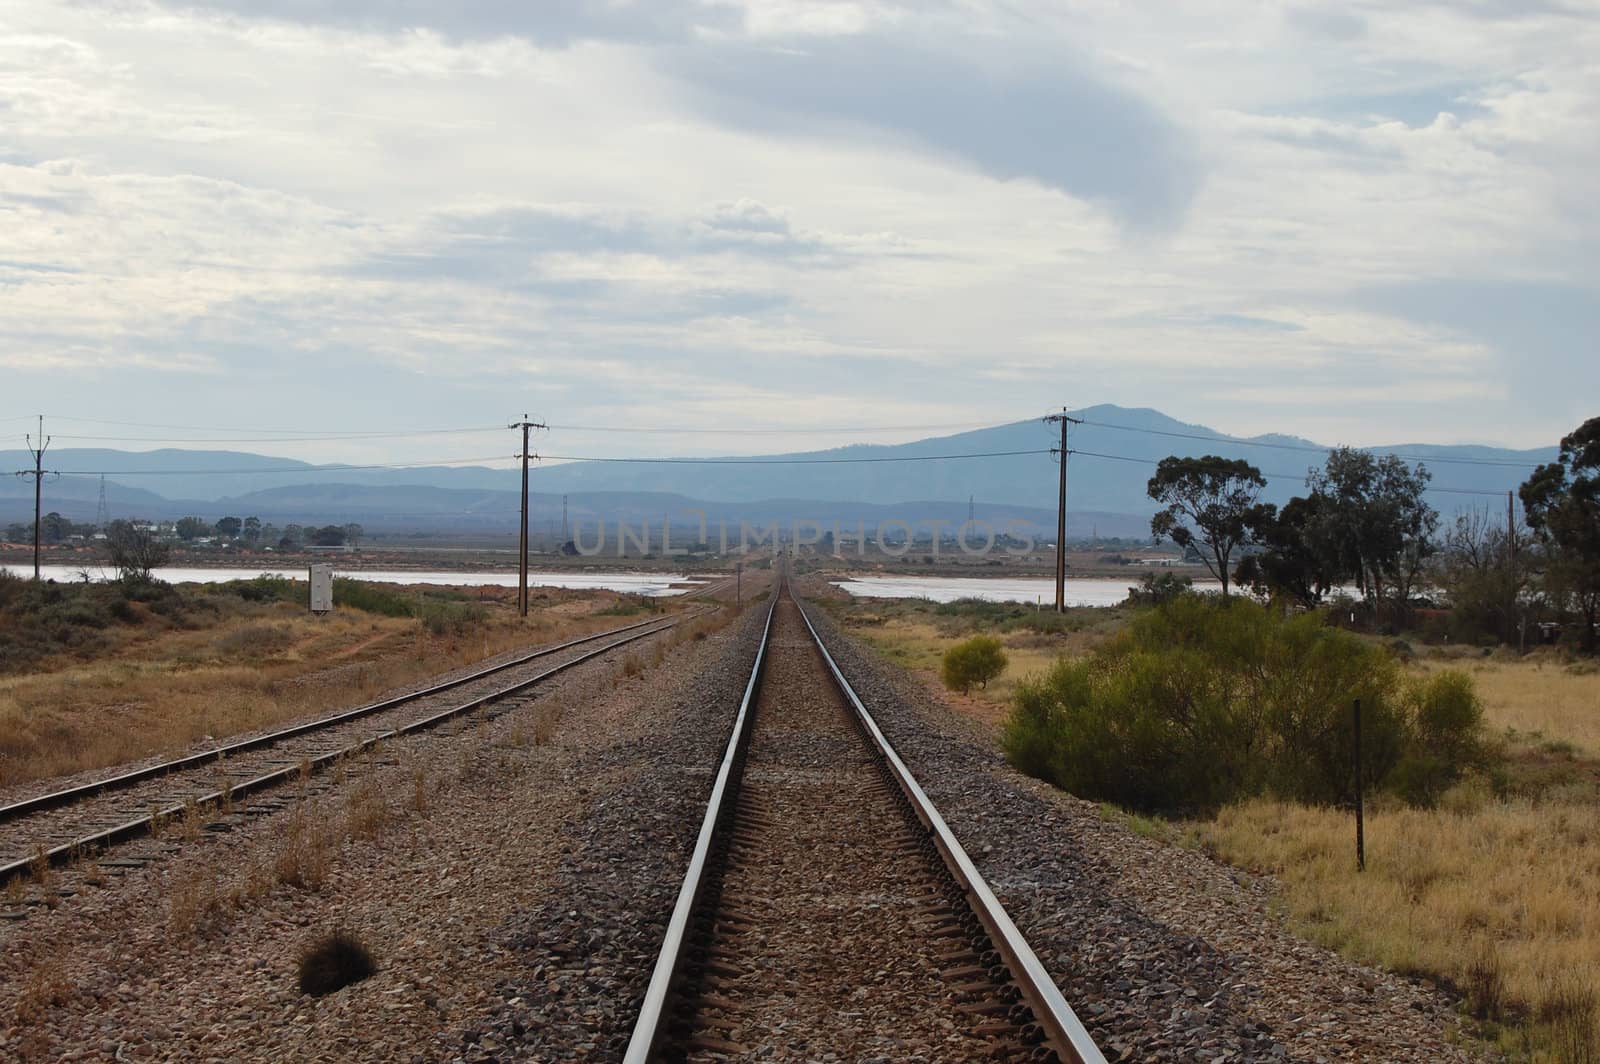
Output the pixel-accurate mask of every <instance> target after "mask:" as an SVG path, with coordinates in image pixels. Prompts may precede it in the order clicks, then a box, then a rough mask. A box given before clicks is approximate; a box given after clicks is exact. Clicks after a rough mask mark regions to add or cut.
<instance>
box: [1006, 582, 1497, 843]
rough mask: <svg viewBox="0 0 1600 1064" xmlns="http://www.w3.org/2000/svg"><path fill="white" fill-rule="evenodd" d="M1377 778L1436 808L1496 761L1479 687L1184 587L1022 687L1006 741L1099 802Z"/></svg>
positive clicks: (1321, 628)
mask: <svg viewBox="0 0 1600 1064" xmlns="http://www.w3.org/2000/svg"><path fill="white" fill-rule="evenodd" d="M1357 698H1359V699H1361V706H1362V759H1363V775H1364V777H1365V779H1366V780H1367V783H1368V786H1369V787H1371V788H1373V789H1379V788H1387V789H1389V790H1392V791H1394V792H1395V793H1397V794H1399V795H1400V796H1401V797H1402V798H1404V799H1406V800H1408V801H1411V802H1416V803H1420V804H1430V803H1431V802H1433V801H1435V800H1437V798H1438V796H1439V795H1440V794H1442V793H1443V791H1444V790H1445V789H1446V788H1447V787H1448V786H1449V784H1450V783H1451V782H1453V781H1454V780H1455V779H1456V778H1457V777H1459V775H1460V773H1461V772H1462V771H1463V770H1464V769H1465V768H1466V767H1468V766H1470V765H1473V764H1476V763H1479V762H1481V760H1482V758H1483V756H1484V755H1483V746H1482V743H1481V716H1482V714H1481V708H1480V707H1479V705H1478V702H1477V699H1476V697H1475V696H1474V694H1473V692H1472V685H1471V681H1470V680H1469V679H1468V678H1467V677H1465V676H1463V675H1460V674H1456V673H1441V674H1438V675H1436V676H1433V677H1430V678H1428V679H1426V680H1407V679H1406V678H1405V676H1404V675H1403V674H1402V672H1401V670H1400V667H1399V665H1398V664H1397V663H1396V662H1395V660H1394V659H1393V658H1392V657H1391V656H1390V654H1389V653H1388V652H1387V651H1386V650H1384V649H1383V648H1382V647H1378V646H1375V645H1372V644H1370V643H1368V642H1364V641H1363V640H1361V639H1360V638H1359V637H1357V636H1354V635H1351V634H1350V633H1348V632H1344V631H1341V630H1338V629H1335V628H1330V627H1327V626H1325V625H1323V624H1322V623H1321V621H1320V620H1319V618H1317V617H1316V616H1314V615H1302V616H1299V617H1295V618H1292V619H1288V620H1285V619H1283V618H1282V617H1280V616H1279V615H1278V614H1277V613H1275V612H1272V611H1269V610H1267V609H1264V608H1262V607H1260V606H1258V605H1256V604H1254V603H1251V602H1248V601H1243V600H1235V601H1233V602H1231V603H1223V602H1221V601H1219V600H1213V599H1210V598H1208V597H1202V596H1198V595H1184V596H1180V597H1179V598H1177V599H1174V600H1173V601H1172V602H1169V603H1167V604H1166V605H1164V606H1159V607H1156V608H1154V609H1152V610H1149V611H1148V612H1144V613H1142V614H1141V615H1140V616H1139V617H1137V618H1136V619H1135V620H1134V622H1133V623H1132V624H1131V625H1130V626H1129V627H1128V629H1127V630H1126V631H1124V632H1123V633H1122V634H1120V635H1119V636H1118V637H1116V638H1115V639H1113V640H1111V641H1110V642H1108V643H1107V644H1106V645H1105V646H1103V647H1102V648H1101V649H1099V650H1098V651H1096V652H1095V653H1094V654H1092V655H1090V656H1088V657H1085V658H1081V659H1077V660H1071V661H1068V660H1063V661H1061V662H1058V663H1057V664H1056V666H1055V667H1054V668H1053V669H1052V670H1051V671H1050V672H1049V673H1047V674H1046V675H1044V676H1042V677H1039V678H1036V679H1032V680H1030V681H1028V682H1026V683H1024V684H1023V685H1022V686H1021V687H1020V688H1019V690H1018V692H1017V696H1016V698H1015V701H1014V704H1013V706H1012V711H1011V714H1010V716H1009V717H1008V719H1007V721H1006V725H1005V729H1004V732H1003V736H1002V742H1003V745H1004V748H1005V750H1006V753H1007V756H1008V757H1009V758H1010V759H1011V761H1012V762H1013V763H1014V764H1015V765H1017V767H1018V768H1020V769H1022V770H1023V771H1024V772H1027V773H1029V774H1031V775H1035V776H1039V777H1041V778H1044V779H1048V780H1051V781H1052V782H1054V783H1056V784H1057V785H1059V786H1061V787H1063V788H1065V789H1067V790H1069V791H1072V792H1073V793H1074V794H1077V795H1079V796H1081V797H1084V798H1091V799H1099V800H1105V801H1111V802H1115V803H1117V804H1118V805H1122V806H1127V807H1131V808H1135V809H1142V810H1153V811H1162V812H1199V811H1205V810H1210V809H1215V808H1216V807H1218V806H1220V805H1223V804H1225V803H1228V802H1232V801H1237V800H1239V799H1242V798H1245V797H1249V796H1252V795H1256V794H1261V793H1273V794H1277V795H1280V796H1283V797H1286V798H1292V799H1296V800H1299V801H1304V802H1311V803H1319V804H1338V803H1343V802H1346V801H1348V800H1350V799H1351V798H1352V797H1353V789H1354V778H1355V777H1354V770H1353V767H1352V766H1353V763H1354V737H1353V721H1352V719H1351V706H1352V703H1353V702H1354V700H1355V699H1357Z"/></svg>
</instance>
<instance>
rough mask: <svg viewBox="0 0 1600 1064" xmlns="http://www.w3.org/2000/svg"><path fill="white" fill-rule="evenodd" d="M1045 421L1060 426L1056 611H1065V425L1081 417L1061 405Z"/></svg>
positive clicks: (1077, 420) (1078, 423)
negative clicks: (1069, 413)
mask: <svg viewBox="0 0 1600 1064" xmlns="http://www.w3.org/2000/svg"><path fill="white" fill-rule="evenodd" d="M1045 421H1046V422H1056V423H1058V424H1060V426H1061V447H1060V449H1059V450H1058V451H1056V453H1057V454H1059V455H1060V456H1061V494H1060V497H1059V499H1058V500H1057V502H1056V612H1057V613H1065V612H1067V426H1068V425H1069V424H1072V425H1081V424H1083V419H1082V418H1075V417H1068V416H1067V408H1066V407H1062V408H1061V413H1059V414H1051V415H1050V416H1049V417H1047V418H1045ZM1052 450H1055V448H1052Z"/></svg>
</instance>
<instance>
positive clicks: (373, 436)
mask: <svg viewBox="0 0 1600 1064" xmlns="http://www.w3.org/2000/svg"><path fill="white" fill-rule="evenodd" d="M499 431H500V430H499V429H421V430H418V431H415V432H345V433H339V434H334V435H327V436H255V437H250V436H223V437H216V438H212V439H204V438H200V437H196V436H76V435H69V434H66V433H62V434H59V435H58V436H57V437H56V438H57V439H61V440H96V441H104V442H111V443H323V442H327V441H332V440H401V439H413V438H416V437H421V436H452V435H454V436H460V435H478V436H486V435H488V434H489V433H491V432H499Z"/></svg>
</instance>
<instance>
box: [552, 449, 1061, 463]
mask: <svg viewBox="0 0 1600 1064" xmlns="http://www.w3.org/2000/svg"><path fill="white" fill-rule="evenodd" d="M1050 453H1051V451H1050V450H1049V449H1045V450H1042V451H1041V450H1030V451H977V452H974V453H971V454H911V455H895V456H887V455H886V456H883V457H880V458H599V457H593V456H585V455H575V454H547V455H542V456H541V457H543V458H546V459H549V460H551V461H560V462H615V463H633V464H638V465H865V464H870V463H874V462H943V461H948V460H952V459H958V458H1012V457H1015V456H1018V455H1029V454H1050Z"/></svg>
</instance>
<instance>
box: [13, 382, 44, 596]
mask: <svg viewBox="0 0 1600 1064" xmlns="http://www.w3.org/2000/svg"><path fill="white" fill-rule="evenodd" d="M27 441H28V450H29V451H31V452H33V469H32V470H23V471H22V472H21V473H18V474H17V475H18V476H22V477H32V478H33V578H34V580H35V581H37V580H38V579H39V532H40V529H41V527H42V522H43V516H42V514H41V512H40V511H41V510H43V506H42V503H43V501H44V452H45V448H47V447H49V446H50V437H48V436H46V435H45V434H44V415H43V414H40V415H39V443H38V445H37V446H35V445H34V442H33V437H32V436H28V437H27Z"/></svg>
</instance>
